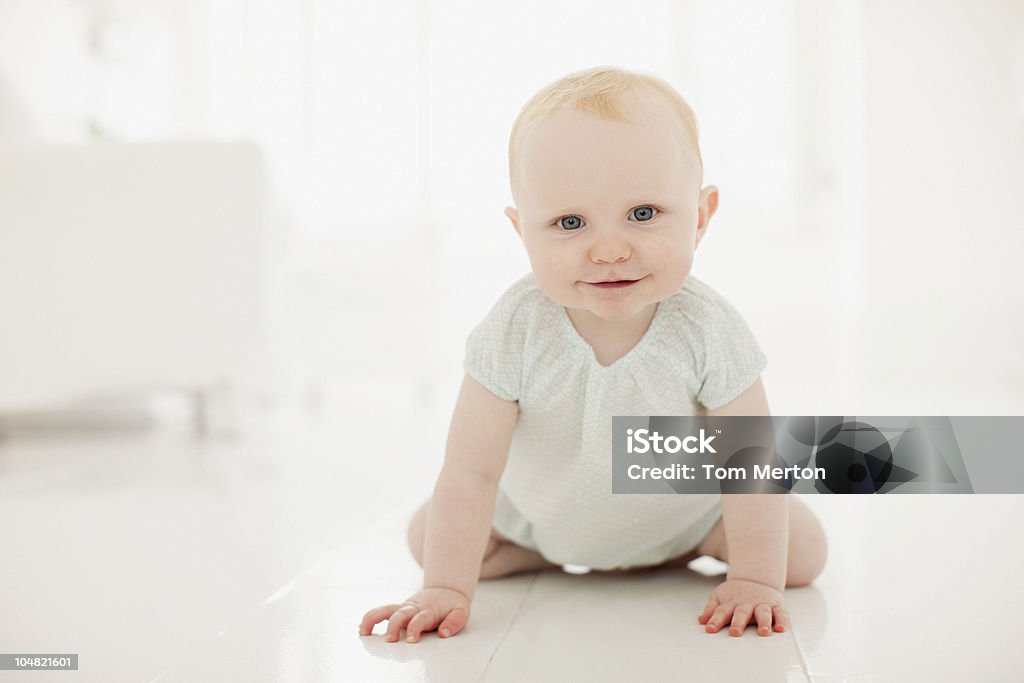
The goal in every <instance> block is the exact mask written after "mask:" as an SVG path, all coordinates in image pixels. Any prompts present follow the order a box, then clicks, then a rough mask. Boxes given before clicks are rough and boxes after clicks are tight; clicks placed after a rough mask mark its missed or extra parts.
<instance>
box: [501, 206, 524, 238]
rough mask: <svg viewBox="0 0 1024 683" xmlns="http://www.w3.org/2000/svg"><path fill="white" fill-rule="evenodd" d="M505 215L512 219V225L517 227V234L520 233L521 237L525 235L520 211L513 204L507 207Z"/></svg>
mask: <svg viewBox="0 0 1024 683" xmlns="http://www.w3.org/2000/svg"><path fill="white" fill-rule="evenodd" d="M505 215H506V216H508V219H509V220H510V221H512V227H513V228H515V229H516V234H517V235H519V237H520V239H522V237H523V231H522V229H521V228H520V227H519V212H518V211H516V210H515V209H513V208H512V207H511V206H506V207H505Z"/></svg>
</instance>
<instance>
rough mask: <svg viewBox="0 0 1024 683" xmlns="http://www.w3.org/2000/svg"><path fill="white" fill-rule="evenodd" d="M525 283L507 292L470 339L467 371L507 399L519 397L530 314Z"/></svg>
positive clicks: (486, 386)
mask: <svg viewBox="0 0 1024 683" xmlns="http://www.w3.org/2000/svg"><path fill="white" fill-rule="evenodd" d="M523 284H524V282H523V281H520V282H519V283H517V284H516V285H514V286H513V287H512V288H511V289H509V290H508V291H507V292H505V294H503V295H502V296H501V298H500V299H498V301H497V303H495V305H494V307H493V308H492V309H491V311H490V312H489V313H488V314H487V316H486V317H485V318H484V319H483V320H482V321H480V323H479V324H478V325H477V326H476V327H475V328H473V331H472V332H470V333H469V337H468V338H467V339H466V356H465V360H464V361H463V369H464V370H465V371H466V374H468V375H469V376H470V377H472V378H473V379H475V380H476V381H477V382H479V383H480V384H481V385H482V386H483V387H484V388H486V389H487V390H488V391H490V392H491V393H492V394H494V395H495V396H497V397H498V398H501V399H504V400H506V401H517V400H519V387H520V379H521V377H522V367H523V344H524V340H525V338H526V328H527V325H528V315H529V311H528V309H529V306H528V305H525V304H526V301H525V299H526V298H527V297H525V296H524V294H525V293H524V291H523Z"/></svg>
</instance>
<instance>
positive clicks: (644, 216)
mask: <svg viewBox="0 0 1024 683" xmlns="http://www.w3.org/2000/svg"><path fill="white" fill-rule="evenodd" d="M657 213H658V210H657V209H655V208H654V207H653V206H638V207H636V208H635V209H633V217H634V218H636V219H637V220H638V221H649V220H651V219H652V218H654V216H655V214H657Z"/></svg>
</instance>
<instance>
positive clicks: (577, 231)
mask: <svg viewBox="0 0 1024 683" xmlns="http://www.w3.org/2000/svg"><path fill="white" fill-rule="evenodd" d="M509 176H510V180H511V185H512V195H513V199H514V201H515V205H516V208H508V209H506V210H505V215H507V216H508V218H509V219H510V220H511V222H512V225H513V227H514V228H515V230H516V232H517V233H518V234H519V237H520V238H521V239H522V241H523V244H524V246H525V247H526V251H527V254H528V255H529V259H530V264H531V267H532V271H533V272H532V273H531V274H529V275H527V276H526V277H524V278H522V279H521V280H519V281H518V282H517V283H515V284H514V285H513V286H512V287H511V288H510V289H509V290H508V291H506V292H505V294H503V295H502V297H501V298H500V299H499V300H498V302H497V304H496V305H495V306H494V308H493V309H492V310H491V312H490V313H489V314H488V315H487V316H486V318H485V319H484V320H483V321H482V322H481V323H480V324H479V325H478V326H477V327H476V328H475V329H474V330H473V332H472V333H471V335H470V337H469V340H468V342H467V345H466V359H465V371H466V374H465V377H464V379H463V383H462V388H461V390H460V393H459V397H458V400H457V401H456V405H455V412H454V415H453V416H452V422H451V427H450V430H449V433H448V443H447V447H446V452H445V461H444V466H443V467H442V469H441V473H440V475H439V476H438V480H437V484H436V486H435V488H434V495H433V497H432V498H431V499H430V500H429V501H427V502H426V503H425V504H424V505H423V506H422V507H421V508H420V509H419V511H418V512H416V514H415V515H414V516H413V519H412V522H411V523H410V526H409V545H410V548H411V550H412V553H413V556H414V557H415V558H416V560H417V562H419V563H420V564H421V565H422V566H423V568H424V582H423V589H422V590H420V591H419V592H417V593H416V594H415V595H412V596H411V597H409V598H408V599H407V600H406V601H405V602H403V603H402V604H400V605H399V604H390V605H384V606H381V607H377V608H376V609H372V610H370V611H369V612H367V613H366V615H365V616H364V617H363V621H362V623H361V624H360V626H359V633H360V635H369V634H370V633H371V632H372V630H373V627H374V625H375V624H377V623H378V622H381V621H384V620H385V619H387V620H388V627H387V636H386V639H387V640H388V641H390V642H394V641H397V640H398V639H399V636H400V633H401V630H402V629H403V628H404V629H405V630H406V640H407V641H408V642H416V641H418V640H419V639H420V636H421V634H422V633H424V632H426V631H432V630H435V629H436V630H437V631H438V633H439V635H440V636H441V637H449V636H453V635H455V634H457V633H458V632H459V631H460V630H461V629H462V628H463V627H465V625H466V623H467V621H468V620H469V615H470V603H471V602H472V599H473V594H474V592H475V590H476V586H477V582H478V581H479V580H480V579H485V578H493V577H498V576H505V575H508V574H513V573H516V572H522V571H530V570H537V569H545V568H551V567H555V568H557V567H563V566H566V565H582V566H585V567H589V568H591V569H594V570H602V571H616V572H623V571H628V570H631V569H634V570H635V569H639V568H644V567H655V566H685V565H686V564H687V563H689V562H690V561H691V560H693V559H694V558H696V557H699V556H702V555H710V556H712V557H715V558H718V559H720V560H722V561H724V562H727V563H728V566H729V570H728V574H727V576H726V580H725V581H723V582H722V583H721V584H719V585H718V586H717V587H716V588H715V589H714V590H713V591H712V592H711V597H710V599H709V600H708V602H707V604H706V605H705V606H704V609H703V611H702V612H701V613H700V615H699V616H698V617H697V621H698V623H700V624H703V625H704V628H705V630H706V631H707V632H710V633H714V632H717V631H719V630H721V629H722V628H725V627H727V626H728V627H729V633H730V634H731V635H734V636H739V635H742V634H743V632H744V629H745V628H746V627H747V625H748V624H750V625H754V626H756V628H757V631H758V633H759V634H760V635H764V636H767V635H770V634H771V633H772V630H773V629H774V630H775V631H778V632H781V631H785V630H786V629H787V628H788V625H789V622H788V616H787V613H786V609H785V606H784V604H783V589H784V588H785V587H786V586H799V585H804V584H806V583H808V582H810V581H811V580H812V579H813V578H814V577H815V576H817V575H818V574H819V573H820V572H821V569H822V567H823V566H824V563H825V555H826V545H825V537H824V534H823V532H822V530H821V527H820V525H819V524H818V522H817V520H816V519H815V518H814V516H813V515H812V514H811V512H810V511H809V510H808V509H807V508H806V507H805V506H804V505H803V504H802V503H801V502H800V501H799V500H798V499H797V498H796V496H791V495H789V496H787V495H767V494H731V495H730V494H727V495H684V494H680V495H658V494H652V495H642V494H629V495H627V494H619V495H616V494H613V493H612V466H611V461H612V447H611V435H612V416H614V415H701V414H706V415H768V414H769V412H768V402H767V398H766V397H765V392H764V388H763V386H762V384H761V379H760V374H761V371H762V370H763V369H764V366H765V357H764V355H763V354H762V353H761V350H760V348H759V347H758V345H757V342H756V341H755V340H754V338H753V336H752V335H751V333H750V331H749V330H748V328H747V326H746V325H745V324H744V322H743V320H742V318H741V317H740V316H739V314H738V313H737V312H736V311H735V309H734V308H733V307H732V306H730V305H729V304H728V303H727V302H726V301H725V300H724V299H723V298H722V297H721V296H719V295H718V294H717V293H715V292H714V290H712V289H711V288H710V287H708V285H706V284H704V283H703V282H700V281H699V280H697V279H696V278H694V277H691V276H689V273H690V268H691V266H692V263H693V255H694V251H695V250H696V248H697V245H698V244H699V243H700V241H701V239H702V238H703V237H704V235H705V233H706V232H707V228H708V222H709V221H710V220H711V217H712V216H713V215H714V213H715V210H716V208H717V206H718V190H717V188H715V187H714V186H712V185H709V186H707V187H704V188H702V187H701V184H702V180H703V178H702V176H703V164H702V161H701V155H700V149H699V147H698V143H697V126H696V122H695V120H694V116H693V112H692V111H691V110H690V108H689V106H688V105H687V104H686V102H685V101H683V99H682V97H680V95H679V94H678V93H677V92H676V91H675V90H674V89H673V88H672V87H671V86H669V85H668V84H667V83H665V82H663V81H661V80H660V79H657V78H654V77H652V76H649V75H646V74H638V73H632V72H628V71H624V70H621V69H614V68H596V69H590V70H587V71H583V72H579V73H575V74H571V75H569V76H567V77H565V78H563V79H560V80H558V81H556V82H555V83H552V84H551V85H549V86H547V87H546V88H544V89H543V90H541V91H540V92H539V93H538V94H537V95H535V96H534V97H533V98H532V99H531V100H530V101H529V102H528V103H527V104H526V105H525V106H524V107H523V109H522V111H521V112H520V113H519V116H518V118H517V119H516V121H515V124H514V125H513V128H512V135H511V139H510V141H509Z"/></svg>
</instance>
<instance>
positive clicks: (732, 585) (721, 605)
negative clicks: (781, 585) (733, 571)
mask: <svg viewBox="0 0 1024 683" xmlns="http://www.w3.org/2000/svg"><path fill="white" fill-rule="evenodd" d="M751 616H753V617H754V618H755V619H756V621H757V633H758V635H762V636H769V635H771V633H772V621H774V622H775V630H776V631H778V632H780V633H781V632H782V631H785V630H786V629H788V628H789V615H788V614H787V613H786V608H785V607H784V606H783V604H782V593H781V592H780V591H778V590H776V589H775V588H772V587H771V586H768V585H765V584H763V583H757V582H756V581H747V580H745V579H729V580H728V581H726V582H725V583H722V584H719V586H718V587H717V588H715V590H713V591H711V599H710V600H708V604H706V605H705V606H704V612H703V613H701V615H700V616H699V617H697V621H698V622H699V623H701V624H706V626H705V627H704V630H705V631H707V632H708V633H717V632H718V631H719V629H721V628H722V626H723V625H724V624H726V623H727V622H728V621H729V619H730V617H731V618H732V626H731V627H730V628H729V635H731V636H742V635H743V630H744V629H745V628H746V627H747V624H749V623H750V618H751Z"/></svg>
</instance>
